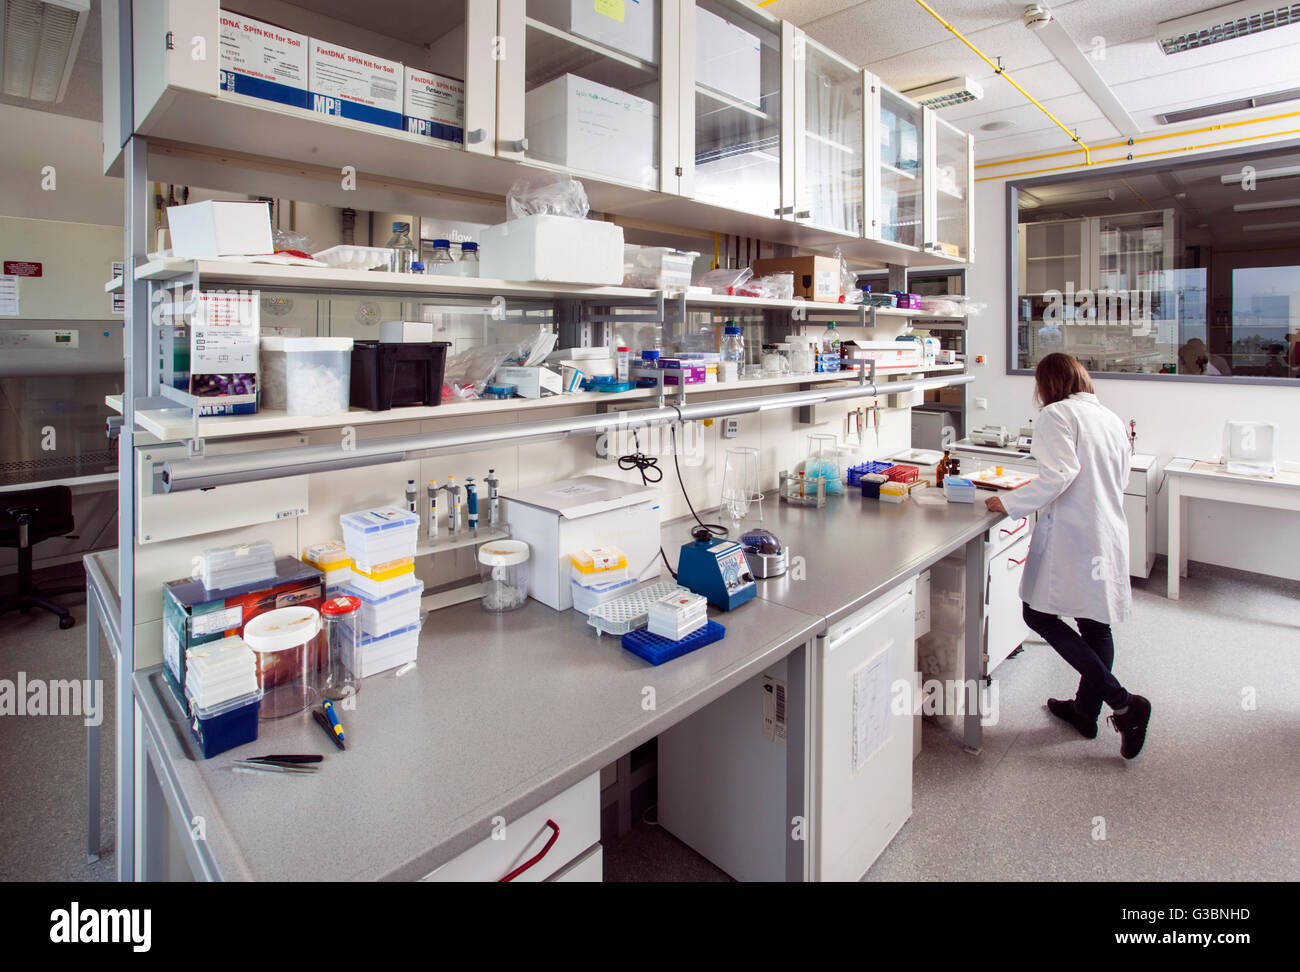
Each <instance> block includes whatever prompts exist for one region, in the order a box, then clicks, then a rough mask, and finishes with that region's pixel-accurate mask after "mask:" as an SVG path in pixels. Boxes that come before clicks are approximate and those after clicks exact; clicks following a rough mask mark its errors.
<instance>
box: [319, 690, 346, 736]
mask: <svg viewBox="0 0 1300 972" xmlns="http://www.w3.org/2000/svg"><path fill="white" fill-rule="evenodd" d="M321 708H323V709H324V710H325V718H327V719H329V721H330V725H331V726H333V727H334V735H336V736H338V737H339V742H344V739H343V723H341V722H339V717H338V716H337V715H335V714H334V703H333V702H331V701H330V700H329V699H326V700H325V702H324V703H323V704H322V705H321Z"/></svg>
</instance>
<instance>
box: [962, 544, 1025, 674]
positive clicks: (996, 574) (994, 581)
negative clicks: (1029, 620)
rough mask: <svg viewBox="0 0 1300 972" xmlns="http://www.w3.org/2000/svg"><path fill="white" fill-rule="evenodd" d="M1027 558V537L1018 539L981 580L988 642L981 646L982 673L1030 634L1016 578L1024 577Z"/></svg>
mask: <svg viewBox="0 0 1300 972" xmlns="http://www.w3.org/2000/svg"><path fill="white" fill-rule="evenodd" d="M1028 556H1029V537H1022V538H1021V539H1019V540H1017V541H1016V542H1015V543H1014V544H1012V545H1011V546H1010V547H1007V548H1006V549H1005V550H1002V551H1000V552H999V553H998V554H996V555H995V556H993V557H992V558H990V560H989V562H988V567H987V570H988V576H987V578H986V580H985V583H986V590H987V591H988V603H987V612H988V629H987V630H988V640H987V641H986V642H985V646H984V650H985V652H986V653H987V654H988V667H987V669H986V671H989V672H991V671H992V670H993V669H994V668H995V667H996V666H997V665H998V663H999V662H1001V661H1003V659H1005V658H1006V657H1007V656H1008V655H1009V654H1011V653H1012V652H1013V651H1015V650H1016V648H1017V647H1019V646H1020V643H1021V642H1022V641H1024V640H1025V639H1026V638H1028V637H1029V635H1030V631H1029V626H1028V625H1026V624H1025V619H1024V614H1023V611H1024V608H1023V606H1022V602H1021V600H1020V578H1021V577H1022V576H1024V572H1025V558H1026V557H1028ZM968 674H969V673H968Z"/></svg>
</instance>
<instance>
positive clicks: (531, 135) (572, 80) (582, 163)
mask: <svg viewBox="0 0 1300 972" xmlns="http://www.w3.org/2000/svg"><path fill="white" fill-rule="evenodd" d="M524 102H525V103H524V118H525V123H524V134H525V135H527V137H528V155H529V157H531V158H534V159H541V160H543V161H545V162H554V163H556V164H557V165H562V166H565V167H566V168H570V169H580V170H585V171H587V172H598V173H600V174H601V175H606V176H609V177H611V178H614V179H620V180H622V181H624V182H630V183H633V184H634V185H638V186H642V187H644V188H647V189H655V188H658V182H659V176H658V172H659V170H658V167H657V166H656V164H655V163H656V160H657V156H658V153H657V152H656V151H655V147H656V140H655V132H656V129H657V127H658V126H657V117H658V114H659V111H658V108H657V106H656V105H655V103H654V102H652V101H647V100H646V99H644V98H638V97H636V96H635V95H632V94H628V93H627V92H626V91H621V90H619V89H618V88H611V87H609V86H608V85H604V84H597V83H596V82H595V81H588V80H587V79H586V78H580V77H578V76H577V75H575V74H566V75H563V76H562V77H558V78H556V79H555V80H554V81H550V82H548V83H546V84H544V85H541V86H540V87H537V88H534V89H533V90H532V91H529V92H528V93H527V94H526V95H525V96H524Z"/></svg>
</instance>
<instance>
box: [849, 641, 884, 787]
mask: <svg viewBox="0 0 1300 972" xmlns="http://www.w3.org/2000/svg"><path fill="white" fill-rule="evenodd" d="M889 653H890V649H889V648H886V649H885V650H884V651H882V652H881V653H880V654H878V655H877V656H876V657H875V658H873V659H872V660H871V661H869V662H867V663H866V664H865V665H863V666H862V667H861V668H859V669H857V670H856V671H854V672H852V673H850V675H849V678H850V679H851V680H852V682H853V772H855V773H856V772H857V771H858V770H860V769H862V767H863V766H864V765H865V764H866V762H867V760H869V759H870V758H871V757H872V756H874V755H875V754H876V752H877V751H879V749H880V747H882V746H883V745H884V744H885V743H886V742H888V741H889V673H890V670H891V669H890V664H889Z"/></svg>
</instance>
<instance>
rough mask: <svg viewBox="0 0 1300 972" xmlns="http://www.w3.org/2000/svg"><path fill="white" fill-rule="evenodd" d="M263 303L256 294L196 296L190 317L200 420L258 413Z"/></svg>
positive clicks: (192, 383)
mask: <svg viewBox="0 0 1300 972" xmlns="http://www.w3.org/2000/svg"><path fill="white" fill-rule="evenodd" d="M260 319H261V303H260V299H259V297H258V294H257V292H256V291H210V292H201V293H199V294H197V295H196V297H195V302H194V313H193V314H192V315H191V317H190V377H189V393H190V394H191V395H195V396H198V397H199V398H202V399H203V400H204V404H203V405H201V406H200V407H199V414H200V415H246V414H250V413H252V412H256V411H257V387H258V382H259V380H260V379H259V367H258V350H259V345H260V343H261V341H260V333H259V332H260V328H259V321H260Z"/></svg>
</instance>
